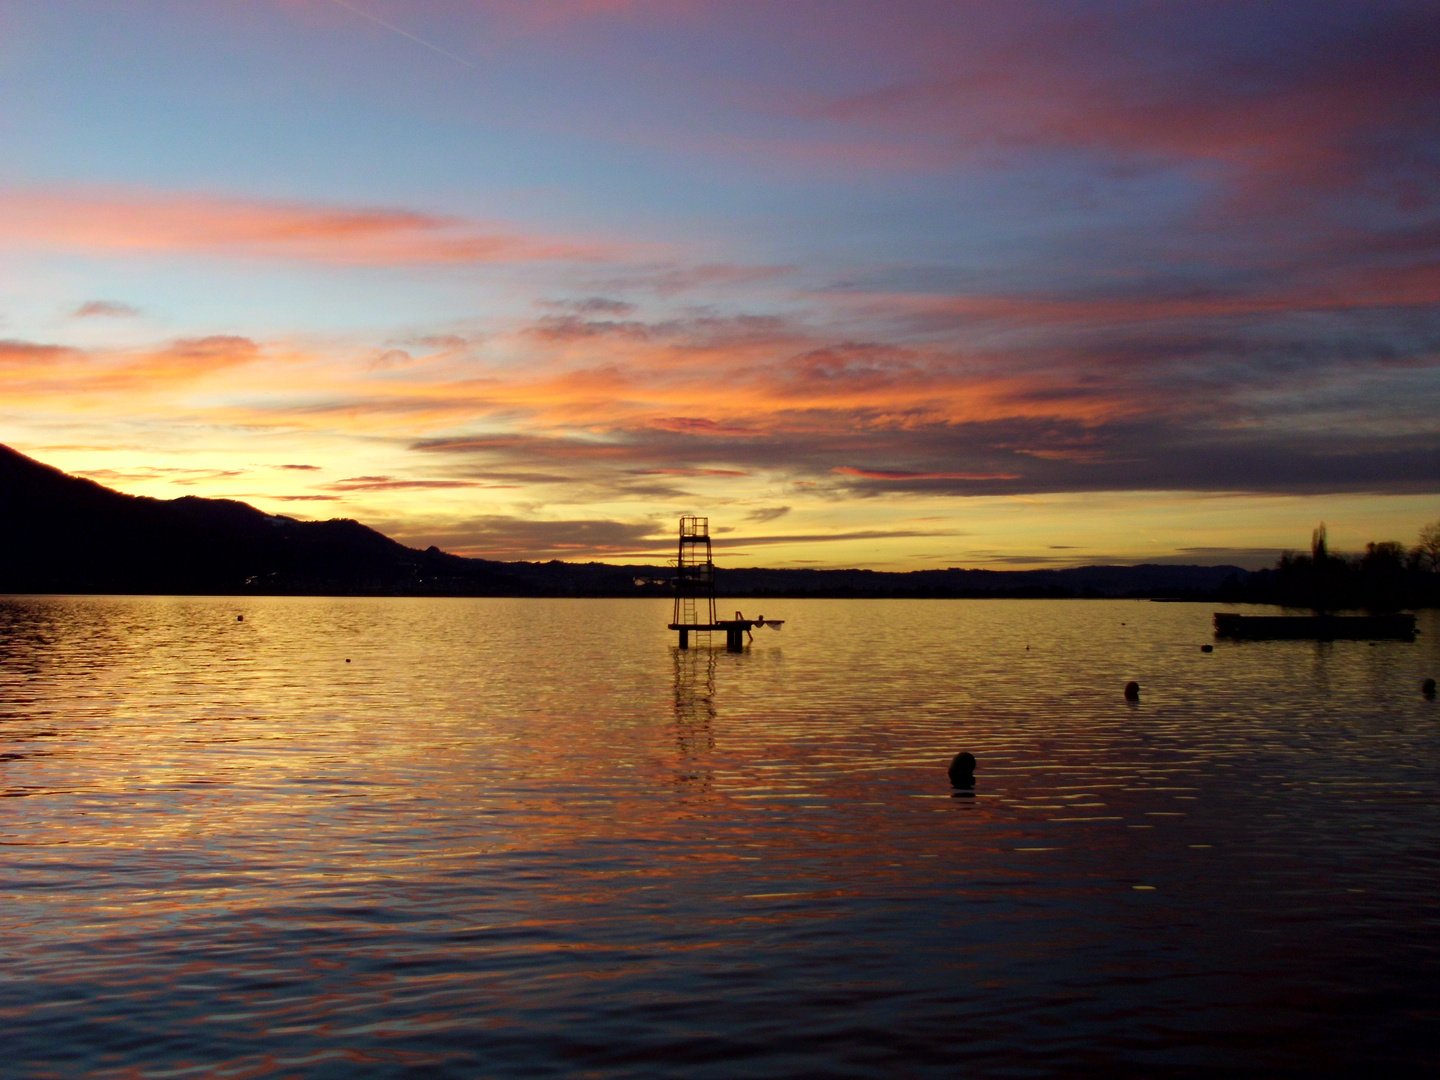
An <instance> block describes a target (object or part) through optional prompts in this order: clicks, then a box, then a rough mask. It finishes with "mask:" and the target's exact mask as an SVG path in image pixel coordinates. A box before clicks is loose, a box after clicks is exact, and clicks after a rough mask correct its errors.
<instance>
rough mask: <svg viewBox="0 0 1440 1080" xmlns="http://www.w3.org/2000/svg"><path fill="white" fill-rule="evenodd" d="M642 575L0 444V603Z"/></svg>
mask: <svg viewBox="0 0 1440 1080" xmlns="http://www.w3.org/2000/svg"><path fill="white" fill-rule="evenodd" d="M669 576H670V571H669V570H668V568H666V567H661V566H654V565H630V566H615V565H611V564H608V563H566V562H559V561H552V562H545V563H528V562H498V561H493V560H489V559H467V558H462V557H461V556H458V555H449V554H446V553H445V552H443V551H440V550H439V549H438V548H435V547H431V548H428V549H426V550H424V551H420V550H417V549H415V548H409V547H406V546H405V545H403V544H400V543H397V542H396V541H394V540H391V539H390V538H389V537H387V536H384V535H382V534H381V533H378V532H376V531H375V530H374V529H371V528H367V527H366V526H364V525H361V524H360V523H359V522H357V521H350V520H347V519H336V520H332V521H297V520H295V519H294V518H288V517H283V516H279V515H274V514H266V513H264V512H263V511H260V510H257V509H255V507H253V506H250V505H248V504H247V503H242V502H236V501H234V500H231V499H202V498H196V497H195V496H186V497H184V498H179V499H152V498H147V497H144V496H139V495H125V494H122V493H121V492H118V491H113V490H111V489H110V488H106V487H103V486H101V485H100V484H97V483H95V482H94V481H93V480H85V479H82V478H80V477H75V476H69V475H67V474H65V473H63V472H61V471H60V470H59V469H56V468H52V467H51V466H49V465H44V464H41V463H40V462H38V461H35V460H33V459H31V458H28V457H26V456H25V455H24V454H21V453H18V452H16V451H15V450H12V449H10V448H9V447H6V446H3V445H0V593H150V594H210V595H233V594H243V593H265V594H281V595H304V594H313V595H332V596H333V595H339V596H352V595H376V596H661V595H663V596H669V595H671V592H670V588H669V585H668V581H667V579H668V577H669ZM1248 576H1249V575H1247V573H1246V571H1244V570H1241V569H1240V568H1238V567H1234V566H1157V565H1145V566H1090V567H1076V568H1071V569H1065V570H1017V571H995V570H961V569H950V570H917V571H912V572H909V573H887V572H883V571H875V570H783V569H766V568H758V567H752V568H739V569H734V568H724V567H722V568H720V569H719V570H718V571H717V573H716V586H717V591H718V592H719V593H720V594H721V595H724V596H753V597H760V596H769V597H805V596H813V597H819V596H842V597H849V596H853V597H889V596H896V597H910V596H915V597H966V596H1053V597H1066V596H1174V597H1186V598H1193V599H1201V598H1208V597H1212V596H1216V595H1221V594H1224V593H1225V592H1226V591H1227V590H1235V589H1239V588H1240V587H1241V585H1242V583H1243V582H1244V580H1245V579H1246V578H1247V577H1248Z"/></svg>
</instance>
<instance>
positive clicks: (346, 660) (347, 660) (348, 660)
mask: <svg viewBox="0 0 1440 1080" xmlns="http://www.w3.org/2000/svg"><path fill="white" fill-rule="evenodd" d="M345 662H346V663H347V664H348V663H349V662H350V657H348V656H347V657H345Z"/></svg>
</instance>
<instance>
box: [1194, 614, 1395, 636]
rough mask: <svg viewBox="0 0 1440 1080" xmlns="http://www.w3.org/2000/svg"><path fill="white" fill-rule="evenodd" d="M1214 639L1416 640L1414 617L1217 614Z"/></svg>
mask: <svg viewBox="0 0 1440 1080" xmlns="http://www.w3.org/2000/svg"><path fill="white" fill-rule="evenodd" d="M1215 636H1216V637H1217V638H1233V639H1235V640H1237V641H1414V640H1415V616H1414V615H1237V614H1233V613H1230V612H1223V611H1217V612H1216V613H1215Z"/></svg>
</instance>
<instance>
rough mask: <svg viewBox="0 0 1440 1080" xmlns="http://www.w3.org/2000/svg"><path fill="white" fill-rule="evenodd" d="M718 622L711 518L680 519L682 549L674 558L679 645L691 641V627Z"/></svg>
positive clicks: (710, 626) (683, 645) (701, 626)
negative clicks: (711, 543)
mask: <svg viewBox="0 0 1440 1080" xmlns="http://www.w3.org/2000/svg"><path fill="white" fill-rule="evenodd" d="M714 626H715V562H714V560H713V559H712V558H711V555H710V519H709V518H702V517H682V518H681V519H680V550H679V552H678V553H677V555H676V558H675V619H674V622H673V623H672V624H671V628H672V629H675V630H679V631H680V647H681V648H682V649H683V648H685V647H686V646H687V645H689V643H690V642H689V637H690V634H689V631H690V630H700V629H702V628H703V629H705V630H710V629H711V628H713V627H714Z"/></svg>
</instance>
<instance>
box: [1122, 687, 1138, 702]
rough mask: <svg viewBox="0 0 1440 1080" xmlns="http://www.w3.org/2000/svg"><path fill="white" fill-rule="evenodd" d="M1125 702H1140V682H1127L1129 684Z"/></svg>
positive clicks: (1126, 688) (1126, 689)
mask: <svg viewBox="0 0 1440 1080" xmlns="http://www.w3.org/2000/svg"><path fill="white" fill-rule="evenodd" d="M1125 700H1126V701H1139V700H1140V684H1139V683H1138V682H1127V683H1126V684H1125Z"/></svg>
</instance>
